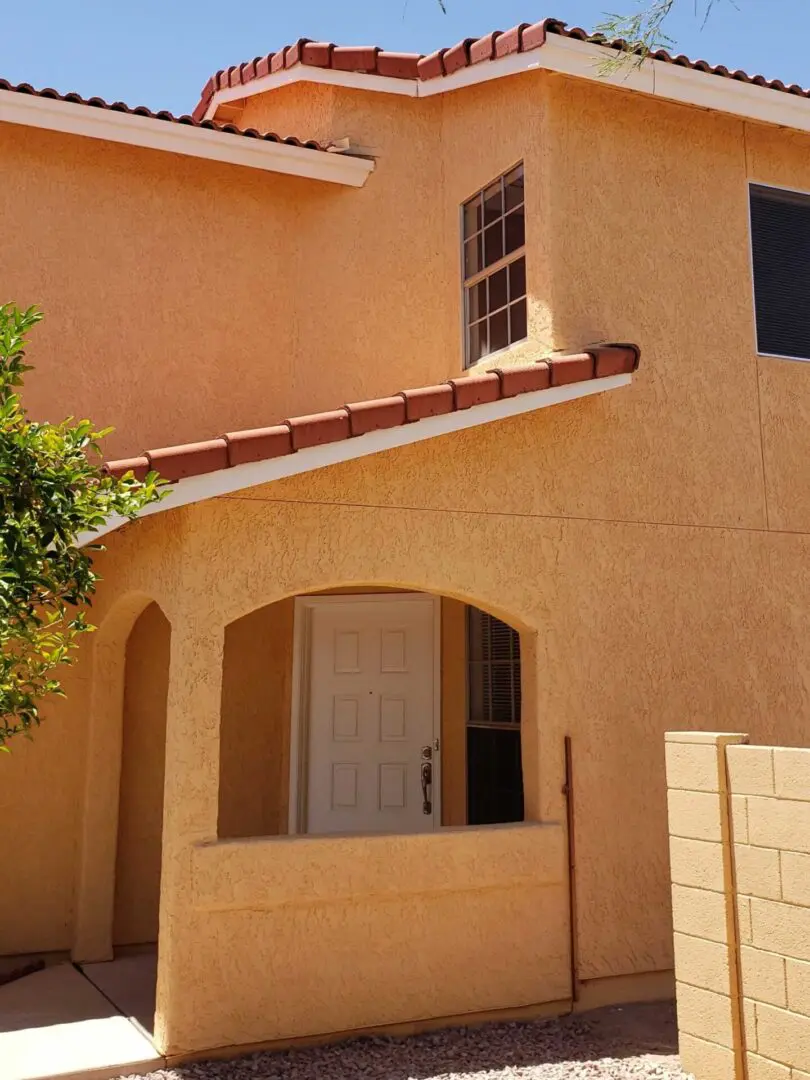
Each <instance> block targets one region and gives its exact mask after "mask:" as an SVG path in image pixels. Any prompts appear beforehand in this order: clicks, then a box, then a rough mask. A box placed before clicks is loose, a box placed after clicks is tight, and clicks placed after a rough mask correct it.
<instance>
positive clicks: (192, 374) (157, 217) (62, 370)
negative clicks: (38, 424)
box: [0, 124, 343, 456]
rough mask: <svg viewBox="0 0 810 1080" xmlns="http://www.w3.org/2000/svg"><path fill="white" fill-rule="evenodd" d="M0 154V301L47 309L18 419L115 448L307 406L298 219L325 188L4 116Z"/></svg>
mask: <svg viewBox="0 0 810 1080" xmlns="http://www.w3.org/2000/svg"><path fill="white" fill-rule="evenodd" d="M0 156H1V157H2V160H3V163H4V179H3V185H2V190H0V227H1V228H2V232H3V237H4V250H5V252H6V254H5V256H4V267H5V268H4V272H3V286H2V287H3V300H4V301H6V300H10V299H13V300H15V301H17V302H18V303H19V304H20V305H22V306H24V307H25V306H28V305H29V304H34V303H37V304H40V305H41V306H42V307H43V308H44V310H45V312H46V315H47V318H46V320H45V322H44V323H43V324H42V325H41V326H40V327H39V328H38V329H37V331H36V334H35V337H34V344H33V345H32V349H31V352H30V359H31V360H32V362H33V363H34V364H35V365H36V368H37V370H36V371H35V372H34V373H32V374H31V375H30V376H29V377H28V378H27V379H26V404H27V405H28V408H29V410H30V411H31V413H32V415H33V416H35V417H38V418H40V417H41V418H47V419H50V420H61V419H63V418H64V417H65V416H66V415H69V414H73V415H76V416H82V417H83V416H90V417H91V418H92V419H93V420H94V421H95V422H96V423H97V424H98V425H99V426H100V427H105V426H108V425H114V426H115V428H116V431H115V433H114V434H113V435H111V436H110V437H109V439H108V440H107V442H106V444H105V446H106V448H107V450H108V452H109V455H110V456H116V455H122V456H123V455H126V454H128V453H130V452H137V451H139V450H142V449H144V448H145V447H153V446H164V445H166V444H167V443H176V442H190V441H194V440H196V439H200V438H206V437H210V436H212V435H215V434H219V433H220V432H222V431H225V430H233V429H235V428H240V427H252V426H257V425H260V424H266V423H268V422H271V421H272V420H274V419H277V418H278V416H277V414H276V409H279V410H281V412H280V413H279V414H278V415H279V416H280V415H283V414H284V413H285V411H286V410H287V409H288V408H289V409H290V410H292V411H293V412H295V411H297V412H306V411H308V408H309V406H310V405H311V402H310V400H309V396H308V384H309V383H310V382H311V374H310V373H306V374H305V373H304V372H303V371H302V369H301V365H300V364H298V363H297V362H296V358H295V350H294V341H295V336H296V321H297V318H298V312H297V309H296V308H297V305H296V299H295V298H296V295H297V290H296V282H295V277H294V273H295V269H294V268H295V252H296V250H297V245H296V237H297V222H298V220H299V215H305V214H306V210H307V207H308V206H309V205H310V204H311V203H312V202H318V201H319V200H321V199H324V200H325V201H326V202H331V203H332V205H335V202H336V200H337V199H338V198H339V197H340V195H342V194H343V193H342V192H336V189H335V187H334V185H331V184H321V185H318V184H316V183H315V182H314V181H306V180H299V179H297V178H289V177H283V176H279V175H275V174H273V173H267V172H260V171H256V170H253V169H245V168H239V167H236V166H227V165H222V164H218V163H214V162H208V161H203V160H200V159H198V158H186V157H181V156H179V155H175V154H168V153H162V152H159V151H150V150H143V149H139V148H135V147H128V146H124V145H120V144H113V143H105V142H103V141H99V140H97V139H88V138H80V137H78V136H68V135H62V134H58V133H55V132H48V131H41V130H37V129H33V128H32V129H28V128H24V127H20V126H18V125H15V124H0ZM226 207H227V209H226ZM285 387H286V388H287V393H286V394H282V393H281V390H282V388H285ZM328 389H331V391H332V393H333V394H335V393H338V395H339V391H338V387H337V385H336V384H335V383H332V385H331V386H330V387H328ZM268 410H270V411H271V412H272V415H268Z"/></svg>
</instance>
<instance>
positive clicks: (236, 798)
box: [219, 597, 295, 838]
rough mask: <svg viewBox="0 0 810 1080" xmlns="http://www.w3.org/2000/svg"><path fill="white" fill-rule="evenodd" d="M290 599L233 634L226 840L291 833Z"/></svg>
mask: <svg viewBox="0 0 810 1080" xmlns="http://www.w3.org/2000/svg"><path fill="white" fill-rule="evenodd" d="M294 611H295V602H294V600H293V599H292V597H290V598H289V599H287V600H282V601H281V602H280V603H278V604H271V605H270V606H269V607H265V608H260V609H259V610H258V611H254V612H251V613H250V614H249V615H245V616H244V617H243V618H241V619H238V620H237V621H236V622H233V623H231V625H230V626H229V627H228V629H227V631H226V634H225V660H224V669H223V676H222V735H221V743H220V765H219V767H220V778H221V779H220V791H219V835H220V836H221V837H223V838H224V837H238V836H275V835H276V834H278V833H285V832H286V831H287V805H288V792H289V777H290V764H289V762H290V696H291V681H292V664H293V615H294Z"/></svg>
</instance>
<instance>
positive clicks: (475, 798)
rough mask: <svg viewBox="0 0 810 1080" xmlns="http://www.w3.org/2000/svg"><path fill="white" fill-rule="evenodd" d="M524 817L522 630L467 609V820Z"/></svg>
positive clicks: (487, 822)
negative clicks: (521, 738) (521, 702)
mask: <svg viewBox="0 0 810 1080" xmlns="http://www.w3.org/2000/svg"><path fill="white" fill-rule="evenodd" d="M522 820H523V767H522V762H521V753H520V635H519V634H518V632H517V631H516V630H513V629H512V627H511V626H507V624H506V623H504V622H501V620H500V619H496V618H495V617H494V616H493V615H488V614H487V613H486V612H484V611H479V610H478V609H477V608H472V607H471V608H468V609H467V822H468V824H470V825H494V824H497V823H499V822H506V821H522Z"/></svg>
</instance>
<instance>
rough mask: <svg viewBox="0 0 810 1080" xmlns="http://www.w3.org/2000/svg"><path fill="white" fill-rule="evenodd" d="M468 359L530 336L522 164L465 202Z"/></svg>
mask: <svg viewBox="0 0 810 1080" xmlns="http://www.w3.org/2000/svg"><path fill="white" fill-rule="evenodd" d="M462 233H463V235H462V243H463V245H464V250H463V260H464V333H465V343H464V360H465V364H466V366H467V367H469V366H470V364H474V363H475V362H476V361H477V360H481V359H482V358H483V357H485V356H489V355H490V353H494V352H497V351H498V350H499V349H505V348H507V346H509V345H512V344H514V343H515V342H516V341H522V340H523V339H524V338H525V337H526V247H525V245H526V223H525V214H524V202H523V165H522V164H520V165H516V166H515V168H514V169H510V171H509V172H507V173H504V175H503V176H499V177H498V179H497V180H495V181H493V183H491V184H489V185H488V186H487V187H485V188H483V189H482V190H481V191H479V192H478V193H477V194H476V195H473V197H472V198H471V199H468V200H467V202H465V203H464V206H463V208H462Z"/></svg>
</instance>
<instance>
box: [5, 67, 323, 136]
mask: <svg viewBox="0 0 810 1080" xmlns="http://www.w3.org/2000/svg"><path fill="white" fill-rule="evenodd" d="M231 70H238V69H231ZM218 75H221V76H222V77H223V78H224V79H226V80H227V78H228V72H227V71H226V72H220V73H218ZM216 78H217V76H212V78H211V79H209V80H208V82H207V83H206V89H208V88H209V87H213V83H214V79H216ZM225 85H227V82H226V83H225ZM0 90H5V91H8V92H9V93H12V94H27V95H29V96H31V97H40V98H50V99H51V100H52V101H66V102H69V103H70V104H72V105H86V106H87V107H88V108H91V109H108V110H109V111H110V112H120V113H127V114H129V115H131V116H145V117H148V118H149V119H150V120H164V121H167V122H168V123H171V124H185V125H187V126H189V127H197V128H206V129H207V130H209V131H221V132H223V133H224V134H226V135H242V136H244V137H245V138H248V139H263V140H265V141H267V142H274V143H285V144H286V145H287V146H299V147H304V148H306V149H308V150H319V151H322V152H327V150H328V148H327V147H326V146H321V145H320V143H317V142H315V140H314V139H307V140H306V141H304V140H301V139H296V138H294V137H293V136H287V137H286V138H282V136H281V135H276V133H275V132H273V131H268V132H260V131H257V130H256V128H240V127H237V126H236V125H235V124H221V123H219V122H218V121H215V120H204V119H203V116H204V115H205V111H206V108H207V102H206V104H205V106H203V102H202V101H201V102H200V104H199V105H198V106H197V108H196V109H195V110H194V115H193V116H175V115H174V114H173V113H170V112H168V111H167V110H166V109H161V110H160V111H159V112H153V111H152V110H151V109H147V108H146V106H145V105H136V106H134V107H133V106H130V105H125V104H124V102H123V101H114V102H112V104H110V103H109V102H107V101H104V99H103V98H100V97H92V98H83V97H81V95H79V94H73V93H71V94H60V93H59V91H58V90H53V89H52V88H51V87H46V88H45V89H43V90H35V89H34V87H33V86H31V85H30V84H29V83H17V84H16V85H15V84H13V83H10V82H8V80H7V79H0ZM211 92H212V94H213V89H212V91H211ZM208 101H210V97H209V99H208ZM201 106H203V107H202V108H201Z"/></svg>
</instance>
